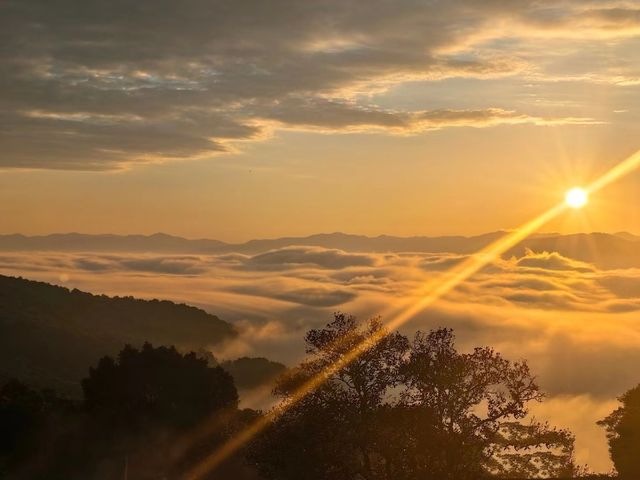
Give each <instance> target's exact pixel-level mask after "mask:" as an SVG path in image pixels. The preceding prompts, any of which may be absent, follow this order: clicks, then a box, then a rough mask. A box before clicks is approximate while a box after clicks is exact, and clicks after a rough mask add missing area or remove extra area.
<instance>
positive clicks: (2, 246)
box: [0, 231, 640, 268]
mask: <svg viewBox="0 0 640 480" xmlns="http://www.w3.org/2000/svg"><path fill="white" fill-rule="evenodd" d="M506 233H507V232H503V231H498V232H491V233H486V234H483V235H476V236H470V237H465V236H459V235H451V236H440V237H426V236H414V237H396V236H390V235H380V236H377V237H368V236H364V235H352V234H346V233H340V232H336V233H321V234H316V235H309V236H306V237H282V238H275V239H261V240H250V241H248V242H245V243H238V244H233V243H225V242H222V241H219V240H210V239H197V240H192V239H186V238H182V237H176V236H172V235H167V234H163V233H157V234H154V235H90V234H80V233H69V234H52V235H45V236H31V237H30V236H25V235H0V251H62V252H129V253H158V254H167V253H172V254H177V253H183V254H220V253H231V252H234V253H244V254H248V255H254V254H258V253H262V252H266V251H269V250H274V249H279V248H285V247H289V246H294V245H295V246H301V245H304V246H315V247H323V248H335V249H340V250H345V251H349V252H371V253H387V252H423V253H443V252H447V253H457V254H469V253H473V252H476V251H478V250H480V249H481V248H483V247H485V246H486V245H488V244H490V243H491V242H493V241H495V240H496V239H498V238H500V237H501V236H503V235H505V234H506ZM525 249H531V250H534V251H556V252H558V253H560V254H562V255H565V256H568V257H571V258H575V259H577V260H582V261H585V262H591V263H595V264H597V265H599V266H601V267H603V268H624V267H640V236H637V235H634V234H631V233H628V232H619V233H615V234H608V233H578V234H569V235H561V234H557V233H545V234H537V235H533V236H531V237H529V238H527V239H525V240H523V241H522V242H521V243H520V244H518V245H517V246H516V247H514V248H513V249H512V250H510V251H509V252H507V256H508V255H513V254H516V255H520V254H522V253H523V252H524V251H525Z"/></svg>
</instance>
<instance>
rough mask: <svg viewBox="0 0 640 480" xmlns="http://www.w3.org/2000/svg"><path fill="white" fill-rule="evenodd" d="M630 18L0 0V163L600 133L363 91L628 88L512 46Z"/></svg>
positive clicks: (606, 75) (601, 29)
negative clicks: (373, 135)
mask: <svg viewBox="0 0 640 480" xmlns="http://www.w3.org/2000/svg"><path fill="white" fill-rule="evenodd" d="M639 12H640V11H639V10H638V9H637V6H634V5H633V4H629V3H625V2H614V1H610V2H581V1H577V0H575V1H564V2H560V3H557V4H553V5H551V4H545V3H544V2H543V3H540V2H537V1H534V0H518V1H514V2H502V1H477V0H456V1H434V2H419V1H416V0H402V1H399V2H388V1H386V0H374V1H366V2H343V1H337V0H323V1H321V2H313V3H308V2H299V1H294V0H276V1H273V2H268V3H265V2H261V1H259V0H251V1H245V2H228V1H221V0H214V1H210V0H187V1H183V2H170V1H165V0H163V1H155V0H154V1H151V0H140V1H137V2H134V3H132V2H108V3H96V2H89V3H88V2H83V1H80V0H65V1H62V2H50V1H46V0H8V1H4V2H2V4H1V5H0V42H1V44H2V46H3V47H2V49H0V87H1V88H0V91H1V92H2V94H1V97H0V111H1V112H2V113H1V114H0V143H1V144H2V146H3V155H2V156H1V157H0V167H26V168H55V169H80V170H106V169H114V168H120V167H122V166H125V165H128V164H131V163H135V162H157V161H161V160H166V159H184V158H198V157H203V156H211V155H213V154H216V153H219V152H225V151H233V149H234V148H236V147H234V145H236V142H237V141H246V140H256V139H261V138H264V137H265V136H267V135H269V133H270V131H272V130H273V129H274V128H298V129H300V128H302V129H313V130H321V131H354V130H356V131H363V130H364V131H369V130H373V131H387V132H390V133H412V132H417V131H424V130H431V129H439V128H447V127H457V126H473V127H486V126H494V125H502V124H522V123H528V124H535V125H550V124H559V123H560V124H565V123H569V124H576V123H577V124H584V123H587V124H588V123H597V121H596V120H594V119H591V118H586V117H576V116H573V115H563V114H557V115H553V116H540V115H539V114H532V113H529V112H527V111H514V110H513V109H509V108H506V109H505V108H503V107H502V106H501V105H499V104H498V105H496V104H491V103H487V104H485V105H483V106H482V107H481V108H477V107H476V106H474V107H471V108H462V109H460V108H459V107H458V108H456V107H451V108H444V109H433V108H429V106H428V105H427V106H420V107H417V108H415V109H412V110H406V109H393V108H383V107H381V106H380V105H378V104H376V102H375V101H373V100H372V96H374V95H375V94H376V93H379V92H383V91H385V90H387V89H389V88H391V87H392V86H394V85H398V84H401V83H405V82H412V81H417V80H421V81H422V80H425V81H440V80H442V79H447V78H453V77H471V78H480V79H492V78H497V77H502V76H508V75H516V74H517V75H522V76H523V78H537V79H540V80H547V79H549V80H553V79H554V78H556V77H557V78H560V77H562V76H563V75H564V76H565V77H567V76H571V75H573V76H574V77H582V78H584V79H595V78H597V79H598V80H597V81H599V82H607V81H611V82H612V83H615V82H618V83H620V82H621V80H620V79H625V80H624V81H625V84H633V79H634V78H636V77H635V75H636V74H635V72H634V71H632V70H629V69H628V68H627V69H625V68H623V67H624V66H621V67H620V68H619V69H617V70H616V69H614V68H609V69H608V70H603V69H599V70H598V71H580V72H563V73H557V74H554V75H551V74H548V73H545V72H544V62H542V61H540V59H539V58H536V57H535V56H533V55H529V54H527V52H526V49H525V50H518V48H517V45H519V44H523V43H526V42H528V41H543V40H544V39H548V38H556V39H558V38H561V39H564V40H565V41H567V40H571V41H580V40H589V39H593V38H594V37H596V38H615V39H625V38H631V37H633V36H634V35H637V34H638V33H639V32H640V21H639V20H638V18H639ZM496 42H502V44H501V47H500V48H498V49H497V48H496V46H495V45H496ZM616 79H617V80H616ZM630 82H631V83H630ZM525 110H526V107H525Z"/></svg>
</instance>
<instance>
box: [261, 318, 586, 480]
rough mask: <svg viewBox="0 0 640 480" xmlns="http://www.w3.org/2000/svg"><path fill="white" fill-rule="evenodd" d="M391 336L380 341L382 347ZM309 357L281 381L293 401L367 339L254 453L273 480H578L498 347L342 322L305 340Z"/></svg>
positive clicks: (558, 434) (567, 453) (568, 449)
mask: <svg viewBox="0 0 640 480" xmlns="http://www.w3.org/2000/svg"><path fill="white" fill-rule="evenodd" d="M376 338H378V339H381V340H380V341H379V342H378V341H375V340H373V339H376ZM305 340H306V343H307V351H308V353H309V354H311V355H312V358H311V359H310V360H308V361H305V362H303V363H301V364H300V365H299V366H298V367H297V368H295V369H292V370H290V371H289V372H288V373H287V374H285V375H284V376H282V377H281V379H280V381H279V383H278V386H277V387H276V389H275V393H276V394H278V395H280V396H281V397H282V399H283V402H284V404H286V403H287V402H288V401H290V399H291V397H292V394H293V392H294V391H295V390H296V388H297V387H299V386H300V385H302V384H303V382H304V381H305V380H307V379H309V378H311V377H313V376H315V375H318V374H324V372H326V370H325V369H326V367H328V366H330V365H334V364H335V362H336V361H339V360H340V359H343V358H345V356H346V355H348V352H350V351H352V350H353V349H354V348H355V347H356V346H357V345H359V344H361V343H362V342H364V343H365V344H366V348H365V349H364V353H363V354H362V355H360V356H359V357H357V358H356V359H355V360H354V361H353V362H351V363H349V364H347V365H346V366H345V367H344V368H341V369H339V370H338V371H335V372H330V373H329V374H328V375H327V378H326V381H325V382H324V383H323V384H322V385H321V386H320V387H319V388H318V389H317V390H315V391H313V392H311V393H310V394H309V395H308V396H306V397H305V398H304V399H303V400H302V401H300V402H298V403H295V404H294V405H293V406H292V407H291V408H288V409H284V410H283V413H282V415H280V416H279V417H278V419H277V420H276V421H275V422H274V423H273V425H271V427H270V428H269V429H268V430H267V431H266V432H265V434H264V435H263V436H262V437H261V438H259V439H258V440H257V441H256V442H255V443H254V445H253V447H252V451H251V458H252V460H253V461H254V462H255V464H256V465H257V467H258V469H259V471H260V472H261V473H262V474H263V475H264V476H265V477H266V478H269V479H283V480H285V479H291V480H293V479H297V478H303V477H304V478H310V479H316V478H317V479H321V478H344V479H352V478H359V477H361V478H365V479H371V480H373V479H385V480H391V479H394V480H403V479H406V480H417V479H420V480H429V479H434V480H435V479H438V480H446V479H451V480H466V479H477V478H480V477H484V476H488V475H495V476H502V477H507V476H514V475H521V474H526V475H528V476H539V475H563V474H567V473H569V474H572V473H573V470H574V467H573V437H572V436H571V435H570V434H569V433H568V432H565V431H562V430H556V429H551V428H549V427H548V426H547V425H541V424H537V423H530V424H522V423H520V421H521V420H522V419H523V418H524V417H525V416H526V415H527V413H528V411H527V404H528V403H529V402H531V401H540V400H541V399H542V394H541V393H540V391H539V389H538V386H537V385H536V383H535V381H534V378H533V376H532V375H531V373H530V371H529V368H528V366H527V364H526V362H511V361H508V360H506V359H504V358H503V357H501V356H500V355H499V354H498V353H496V352H495V351H494V350H493V349H490V348H476V349H474V350H473V351H472V352H470V353H460V352H458V351H457V350H456V348H455V342H454V340H455V338H454V336H453V332H452V331H451V330H448V329H439V330H434V331H431V332H429V333H421V332H418V334H417V335H416V336H415V339H414V340H413V342H409V340H408V339H407V338H406V337H404V336H403V335H401V334H399V333H397V332H395V333H391V332H386V331H384V327H383V326H382V324H381V323H380V322H379V321H377V320H375V319H374V320H371V321H369V322H365V323H364V324H360V323H359V322H358V321H357V320H356V319H355V318H354V317H349V316H345V315H343V314H336V315H335V317H334V320H333V321H332V322H331V323H329V324H328V325H327V326H326V328H324V329H318V330H311V331H310V332H309V333H308V334H307V336H306V339H305Z"/></svg>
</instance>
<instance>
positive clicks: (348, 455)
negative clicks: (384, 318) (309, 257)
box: [252, 314, 408, 480]
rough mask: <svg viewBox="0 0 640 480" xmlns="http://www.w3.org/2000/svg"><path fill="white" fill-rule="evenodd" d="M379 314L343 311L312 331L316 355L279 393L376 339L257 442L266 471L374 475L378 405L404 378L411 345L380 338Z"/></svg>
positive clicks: (311, 350)
mask: <svg viewBox="0 0 640 480" xmlns="http://www.w3.org/2000/svg"><path fill="white" fill-rule="evenodd" d="M381 329H383V327H382V325H381V323H380V322H379V321H377V320H371V321H369V322H368V323H366V324H365V325H361V324H359V323H358V322H357V321H356V319H355V318H354V317H351V316H347V315H344V314H336V315H335V316H334V319H333V321H332V322H331V323H329V324H328V325H327V326H326V328H324V329H318V330H311V331H309V333H308V334H307V335H306V337H305V342H306V344H307V353H308V354H310V355H311V356H312V357H311V359H310V360H308V361H305V362H303V363H302V364H301V365H299V366H298V367H297V368H294V369H291V370H289V371H288V372H287V373H285V374H284V375H283V376H282V377H281V378H280V380H279V381H278V383H277V386H276V388H275V393H276V394H277V395H280V396H281V397H282V398H283V399H284V401H287V400H288V399H289V398H290V397H291V394H292V393H293V392H294V391H295V390H296V389H297V388H298V387H299V386H300V385H302V384H303V383H304V382H305V381H306V380H308V379H309V378H311V377H312V376H314V375H317V374H318V373H319V372H321V371H322V370H323V369H324V368H325V367H327V366H328V365H331V364H333V362H335V361H336V360H338V359H340V358H341V357H342V356H343V355H345V354H346V353H347V352H349V351H351V349H353V348H354V347H355V346H356V345H358V344H360V343H361V342H367V341H368V342H370V344H371V346H370V348H368V349H367V350H366V351H365V352H364V353H363V355H361V356H360V357H359V358H358V359H356V360H355V361H354V362H353V363H351V364H349V365H348V366H346V367H345V368H343V369H341V370H340V371H338V372H336V373H335V374H334V375H331V376H330V377H328V378H327V379H326V381H325V382H324V383H323V384H322V385H321V386H320V387H319V388H318V389H316V390H315V391H313V392H311V393H310V394H309V395H307V396H306V397H305V398H304V399H303V400H302V401H301V402H300V403H298V404H297V405H295V406H294V407H293V408H290V409H287V410H286V411H285V412H284V414H283V415H282V416H281V417H280V418H279V419H278V421H276V422H275V423H274V424H273V425H272V426H271V428H270V429H268V431H267V432H266V434H265V435H264V436H262V437H261V438H260V439H259V440H258V441H257V442H256V444H255V445H254V449H253V455H252V458H253V459H254V460H255V461H256V463H257V465H258V468H259V471H260V472H261V473H262V474H263V475H264V476H265V477H267V478H282V479H292V480H293V479H300V478H306V479H326V478H338V479H341V478H344V479H351V478H357V477H358V475H360V476H362V477H363V478H373V475H374V472H375V471H376V469H377V466H378V465H377V458H374V457H375V456H376V449H375V440H376V437H375V435H374V432H373V430H374V429H375V423H376V420H375V417H376V415H377V413H378V410H379V409H380V408H381V407H382V405H384V404H385V403H386V400H385V397H386V395H387V393H389V390H390V389H391V388H393V387H394V385H395V384H396V382H397V381H398V379H399V377H398V371H399V368H400V365H401V361H402V358H403V356H404V354H405V352H406V349H407V347H408V343H407V340H406V338H405V337H403V336H402V335H400V334H397V333H395V334H390V335H386V336H385V337H384V338H383V340H382V341H381V342H379V343H374V342H372V341H370V339H371V337H372V336H374V335H376V333H378V332H379V331H380V330H381Z"/></svg>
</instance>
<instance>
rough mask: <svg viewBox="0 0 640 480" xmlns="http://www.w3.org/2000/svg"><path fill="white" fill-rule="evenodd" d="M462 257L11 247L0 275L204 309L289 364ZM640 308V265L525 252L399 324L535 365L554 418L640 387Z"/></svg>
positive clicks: (250, 345)
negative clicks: (446, 333)
mask: <svg viewBox="0 0 640 480" xmlns="http://www.w3.org/2000/svg"><path fill="white" fill-rule="evenodd" d="M464 258H466V256H465V255H461V254H448V253H412V252H406V253H386V254H385V253H366V252H363V253H352V252H345V251H342V250H339V249H329V248H322V247H317V246H314V247H307V246H289V247H284V248H278V249H275V250H270V251H267V252H262V253H257V254H246V253H225V254H218V255H193V254H184V255H178V254H175V255H169V254H165V255H159V254H155V255H151V254H138V253H135V254H134V253H132V254H126V253H117V254H106V253H96V254H91V253H69V252H66V253H57V252H41V253H38V252H25V253H21V252H5V253H2V254H0V272H1V273H3V274H9V275H23V276H26V277H28V278H34V279H40V280H45V281H50V282H53V283H58V284H64V285H67V286H69V287H77V288H80V289H85V290H89V291H92V292H98V293H107V294H117V295H131V294H133V295H138V296H142V297H156V298H167V299H171V300H176V301H183V302H187V303H191V304H195V305H198V306H201V307H204V308H205V309H207V310H209V311H211V312H212V313H215V314H217V315H219V316H220V317H221V318H224V319H225V320H230V321H232V322H234V323H235V325H236V326H237V328H238V329H239V330H240V332H241V335H240V336H239V337H238V338H237V339H236V340H234V341H232V342H230V343H227V344H225V345H223V346H222V347H219V348H218V349H217V350H216V351H215V354H216V355H217V356H218V357H220V358H235V357H238V356H242V355H261V356H262V355H264V356H267V357H269V358H271V359H273V360H277V361H282V362H285V363H289V364H292V363H294V362H296V361H299V360H300V359H301V358H302V356H303V353H304V352H303V342H302V338H303V335H304V333H305V332H306V331H307V330H308V329H309V328H313V327H318V326H321V325H323V324H324V323H326V322H327V320H328V319H329V318H330V316H331V313H332V312H334V311H337V310H341V311H346V312H350V313H354V314H357V315H359V316H361V317H367V316H373V315H382V316H383V318H386V319H389V318H390V315H391V313H390V312H391V311H392V310H393V307H395V306H397V305H399V304H400V303H401V302H405V301H407V300H408V301H411V300H412V299H413V300H416V301H417V300H418V299H419V298H420V297H419V292H420V289H421V287H423V286H424V284H425V282H427V281H430V280H437V279H438V278H442V276H446V275H447V269H449V268H450V267H451V266H452V265H455V264H456V263H457V262H460V261H462V260H463V259H464ZM639 312H640V269H637V268H628V269H608V270H606V269H603V268H602V267H596V266H595V265H593V264H590V263H586V262H584V261H578V260H574V259H571V258H568V257H565V256H562V255H560V254H558V253H555V252H545V251H541V252H534V251H532V250H527V251H525V252H524V253H522V254H521V255H520V256H513V257H510V258H504V259H501V260H499V261H497V262H496V263H494V264H493V265H491V266H488V267H487V268H485V269H484V270H483V271H481V272H480V273H478V274H477V275H475V276H474V277H473V278H472V279H470V280H469V281H468V282H466V283H465V284H463V285H461V286H460V287H459V288H458V289H456V290H455V291H454V292H452V293H451V294H449V295H448V296H447V297H446V298H443V299H442V300H441V301H439V302H438V303H436V304H435V305H433V306H432V307H430V308H428V309H426V310H425V311H422V312H419V313H417V314H416V315H415V316H414V318H412V319H411V321H410V322H408V323H407V324H405V325H404V327H403V330H404V331H405V333H407V334H409V335H412V334H413V332H415V331H416V330H417V329H423V330H425V329H429V328H434V327H438V326H448V327H452V328H454V329H455V331H456V334H457V336H458V340H459V345H460V346H461V348H463V349H467V348H472V347H474V346H478V345H491V346H494V347H495V348H496V349H497V350H498V351H501V352H503V353H504V354H505V355H506V356H507V357H510V358H514V359H520V358H526V359H528V360H529V362H530V364H531V366H532V369H533V371H534V372H535V373H536V374H537V375H538V378H539V381H540V383H541V385H542V387H543V388H544V389H545V390H546V391H547V392H548V393H549V395H550V396H551V398H552V399H564V400H553V402H556V403H553V402H552V403H551V404H549V405H548V406H546V407H540V408H539V409H536V414H537V415H540V416H542V417H543V418H551V419H557V418H558V416H559V415H560V413H559V410H558V408H559V407H558V405H559V404H558V403H557V402H569V403H571V404H574V406H575V408H577V409H580V408H582V409H585V411H590V412H602V411H605V410H606V409H608V408H610V407H611V405H613V404H614V403H615V397H616V396H618V395H619V394H621V393H622V392H623V391H625V390H626V389H627V388H629V387H631V386H633V385H635V384H637V383H638V382H640V375H639V374H638V372H637V364H638V362H639V361H640V322H639V321H638V319H639V318H640V317H639ZM254 400H255V401H264V399H263V400H259V399H258V400H256V399H252V401H254ZM593 415H595V413H593ZM593 415H591V416H593ZM564 418H566V421H567V422H569V423H571V422H573V423H575V427H576V429H578V430H580V431H581V432H586V433H584V434H583V435H584V436H583V437H581V438H579V445H580V448H581V449H582V453H581V454H580V455H581V457H580V458H581V459H584V460H585V461H587V460H588V461H589V462H590V463H591V464H592V465H594V466H596V467H597V468H600V469H606V468H608V465H609V463H608V459H607V457H606V455H605V453H603V452H606V449H605V448H604V436H603V434H602V432H600V430H597V429H594V428H591V427H590V426H589V425H587V424H586V423H585V421H584V419H577V418H573V417H571V416H568V417H564ZM572 418H573V420H572ZM589 418H591V417H589ZM574 420H575V421H574ZM567 426H571V425H567Z"/></svg>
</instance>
